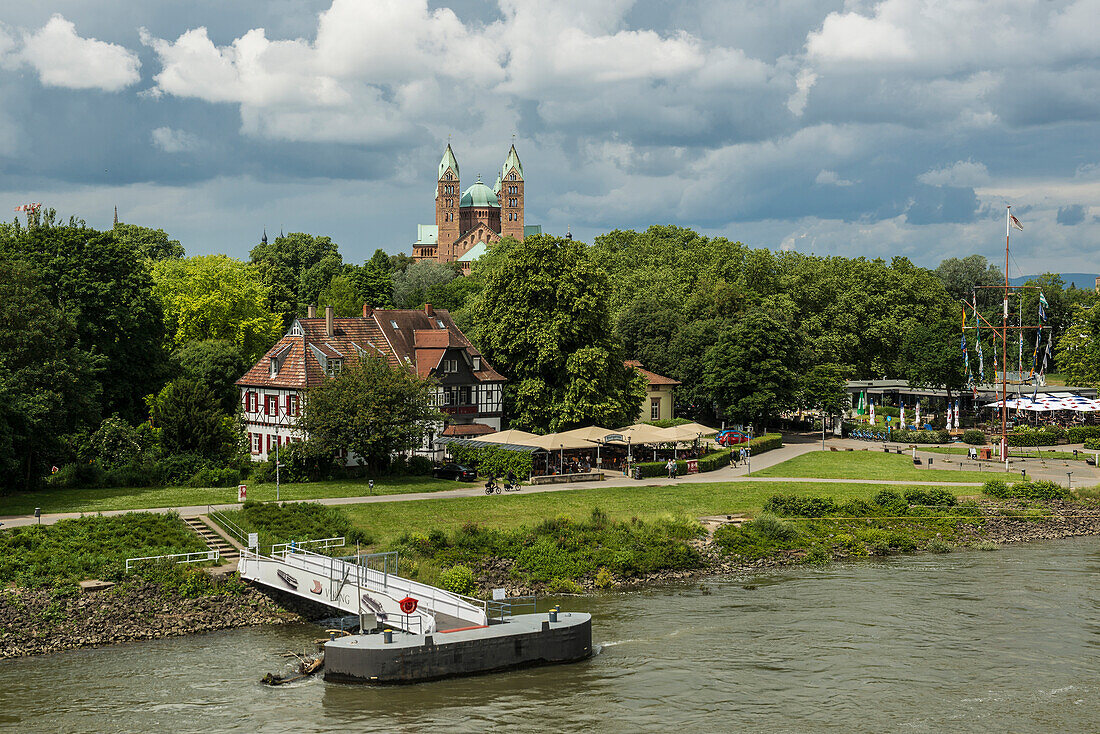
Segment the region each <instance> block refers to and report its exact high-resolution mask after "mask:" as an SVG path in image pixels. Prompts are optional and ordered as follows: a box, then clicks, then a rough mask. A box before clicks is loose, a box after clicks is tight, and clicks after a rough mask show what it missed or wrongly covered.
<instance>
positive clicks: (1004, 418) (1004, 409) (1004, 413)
mask: <svg viewBox="0 0 1100 734" xmlns="http://www.w3.org/2000/svg"><path fill="white" fill-rule="evenodd" d="M1011 231H1012V205H1011V204H1006V205H1005V294H1004V302H1003V304H1002V305H1003V309H1002V314H1003V315H1002V317H1001V354H1004V355H1005V356H1006V357H1007V356H1008V238H1009V235H1010V233H1011ZM1007 364H1008V360H1007V359H1005V364H1003V365H1001V367H1002V369H1001V460H1002V461H1004V463H1005V471H1008V370H1007V369H1005V368H1006V366H1007ZM994 369H996V366H994Z"/></svg>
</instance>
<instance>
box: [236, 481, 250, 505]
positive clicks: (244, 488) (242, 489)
mask: <svg viewBox="0 0 1100 734" xmlns="http://www.w3.org/2000/svg"><path fill="white" fill-rule="evenodd" d="M247 496H248V485H247V484H238V485H237V501H238V502H244V501H245V498H246V497H247Z"/></svg>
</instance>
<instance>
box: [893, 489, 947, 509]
mask: <svg viewBox="0 0 1100 734" xmlns="http://www.w3.org/2000/svg"><path fill="white" fill-rule="evenodd" d="M905 501H906V502H907V503H909V504H911V505H926V506H928V507H954V506H955V505H956V504H958V501H959V500H958V498H956V497H955V495H953V494H952V493H951V492H949V491H948V490H946V489H944V488H943V487H910V488H909V489H907V490H905Z"/></svg>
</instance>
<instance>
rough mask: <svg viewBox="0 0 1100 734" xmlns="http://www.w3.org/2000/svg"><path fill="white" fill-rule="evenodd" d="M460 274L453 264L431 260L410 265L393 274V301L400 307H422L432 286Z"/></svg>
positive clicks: (442, 283) (441, 283)
mask: <svg viewBox="0 0 1100 734" xmlns="http://www.w3.org/2000/svg"><path fill="white" fill-rule="evenodd" d="M457 275H458V271H457V270H456V269H455V268H454V267H453V266H452V265H449V264H448V265H443V264H440V263H434V262H431V261H429V260H425V261H424V262H419V263H414V264H412V265H409V266H408V267H407V268H405V270H403V271H398V272H396V273H394V275H393V302H394V303H395V304H396V305H397V307H398V308H420V307H421V306H423V305H424V303H425V302H427V300H428V293H429V291H431V289H432V288H435V287H437V286H441V285H445V284H447V283H449V282H451V281H452V280H454V278H455V277H456V276H457Z"/></svg>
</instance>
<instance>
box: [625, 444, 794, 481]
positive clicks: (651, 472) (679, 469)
mask: <svg viewBox="0 0 1100 734" xmlns="http://www.w3.org/2000/svg"><path fill="white" fill-rule="evenodd" d="M781 446H783V436H782V434H779V433H765V434H764V435H763V436H757V437H756V438H754V439H753V440H752V441H751V442H750V443H749V452H750V455H751V456H757V455H759V454H762V453H764V452H765V451H771V450H772V449H777V448H780V447H781ZM733 448H734V449H735V450H736V449H737V448H738V446H734V447H733ZM698 461H699V472H700V473H703V472H708V471H714V470H715V469H721V468H722V467H724V466H729V463H730V452H729V449H720V450H718V451H711V452H709V453H707V454H706V455H705V456H703V457H702V458H700V459H699V460H698ZM634 469H635V472H638V473H640V476H638V478H639V479H648V478H649V477H663V476H667V474H668V462H667V461H645V462H641V463H638V464H635V465H634ZM686 473H687V461H685V460H684V459H681V460H679V461H677V462H676V476H683V475H684V474H686Z"/></svg>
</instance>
